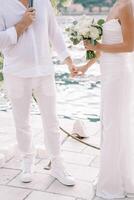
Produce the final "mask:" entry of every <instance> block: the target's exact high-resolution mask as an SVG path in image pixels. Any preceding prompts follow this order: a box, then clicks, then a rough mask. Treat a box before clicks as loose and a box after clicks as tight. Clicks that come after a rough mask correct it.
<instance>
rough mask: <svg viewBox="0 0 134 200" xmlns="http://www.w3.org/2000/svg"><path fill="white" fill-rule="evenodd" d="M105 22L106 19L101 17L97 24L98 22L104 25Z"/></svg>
mask: <svg viewBox="0 0 134 200" xmlns="http://www.w3.org/2000/svg"><path fill="white" fill-rule="evenodd" d="M104 23H105V20H104V19H99V20H98V22H97V24H98V25H99V26H103V24H104Z"/></svg>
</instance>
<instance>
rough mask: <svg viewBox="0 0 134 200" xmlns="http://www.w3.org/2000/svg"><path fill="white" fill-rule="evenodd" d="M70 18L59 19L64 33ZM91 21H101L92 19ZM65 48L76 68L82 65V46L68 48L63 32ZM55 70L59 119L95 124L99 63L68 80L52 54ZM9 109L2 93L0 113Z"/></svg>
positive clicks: (65, 69)
mask: <svg viewBox="0 0 134 200" xmlns="http://www.w3.org/2000/svg"><path fill="white" fill-rule="evenodd" d="M72 18H73V17H59V19H58V20H59V23H60V25H61V27H62V29H63V31H64V29H65V27H66V26H68V24H69V23H70V22H71V21H72ZM95 18H102V16H101V17H99V16H95ZM64 37H65V40H66V44H67V46H68V47H69V49H70V53H71V55H72V57H73V59H74V61H75V63H76V64H77V65H82V64H83V63H85V50H84V48H83V45H82V44H80V45H77V46H72V44H71V42H70V41H69V39H68V38H67V36H66V33H65V31H64ZM53 62H54V64H55V69H56V84H57V109H58V115H59V118H62V119H63V118H65V119H82V120H89V121H92V122H96V121H99V118H100V117H99V116H100V87H101V85H100V69H99V63H96V64H94V65H93V66H92V67H91V68H90V69H89V71H88V72H87V74H86V75H85V76H83V77H81V78H80V77H78V78H75V79H71V78H70V77H69V74H68V69H67V67H66V66H65V65H63V64H60V61H59V59H58V57H57V55H56V54H55V53H54V54H53ZM9 109H11V105H10V102H9V101H8V99H7V97H6V94H5V92H4V90H3V89H2V90H1V93H0V110H2V111H7V110H9ZM31 112H32V114H39V110H38V106H37V105H36V103H35V102H34V101H32V109H31Z"/></svg>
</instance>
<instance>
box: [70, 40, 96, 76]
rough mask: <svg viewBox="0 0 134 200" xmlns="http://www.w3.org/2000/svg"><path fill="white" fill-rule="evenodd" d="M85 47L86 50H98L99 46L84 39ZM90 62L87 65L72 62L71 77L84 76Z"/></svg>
mask: <svg viewBox="0 0 134 200" xmlns="http://www.w3.org/2000/svg"><path fill="white" fill-rule="evenodd" d="M83 44H84V47H85V49H86V50H91V51H96V50H97V46H94V45H92V44H91V43H90V41H88V40H84V41H83ZM89 65H90V64H89V62H88V63H87V64H85V65H82V66H80V67H77V66H75V64H74V63H71V65H68V66H69V71H70V73H71V77H77V76H82V75H84V74H85V72H86V71H87V70H88V68H89Z"/></svg>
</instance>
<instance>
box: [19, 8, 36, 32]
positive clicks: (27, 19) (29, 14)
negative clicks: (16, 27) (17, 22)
mask: <svg viewBox="0 0 134 200" xmlns="http://www.w3.org/2000/svg"><path fill="white" fill-rule="evenodd" d="M35 19H36V11H35V9H34V8H28V9H27V11H26V12H25V14H24V16H23V17H22V20H21V21H22V22H23V23H24V24H25V25H26V27H27V28H28V27H29V26H30V25H31V24H32V23H33V22H34V21H35Z"/></svg>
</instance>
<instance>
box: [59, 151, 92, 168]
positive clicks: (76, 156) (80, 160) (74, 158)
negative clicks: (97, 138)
mask: <svg viewBox="0 0 134 200" xmlns="http://www.w3.org/2000/svg"><path fill="white" fill-rule="evenodd" d="M62 156H63V159H64V161H65V162H69V163H74V164H78V165H89V164H90V163H91V161H92V160H93V159H94V158H95V156H94V155H85V154H81V153H74V152H67V151H62Z"/></svg>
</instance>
